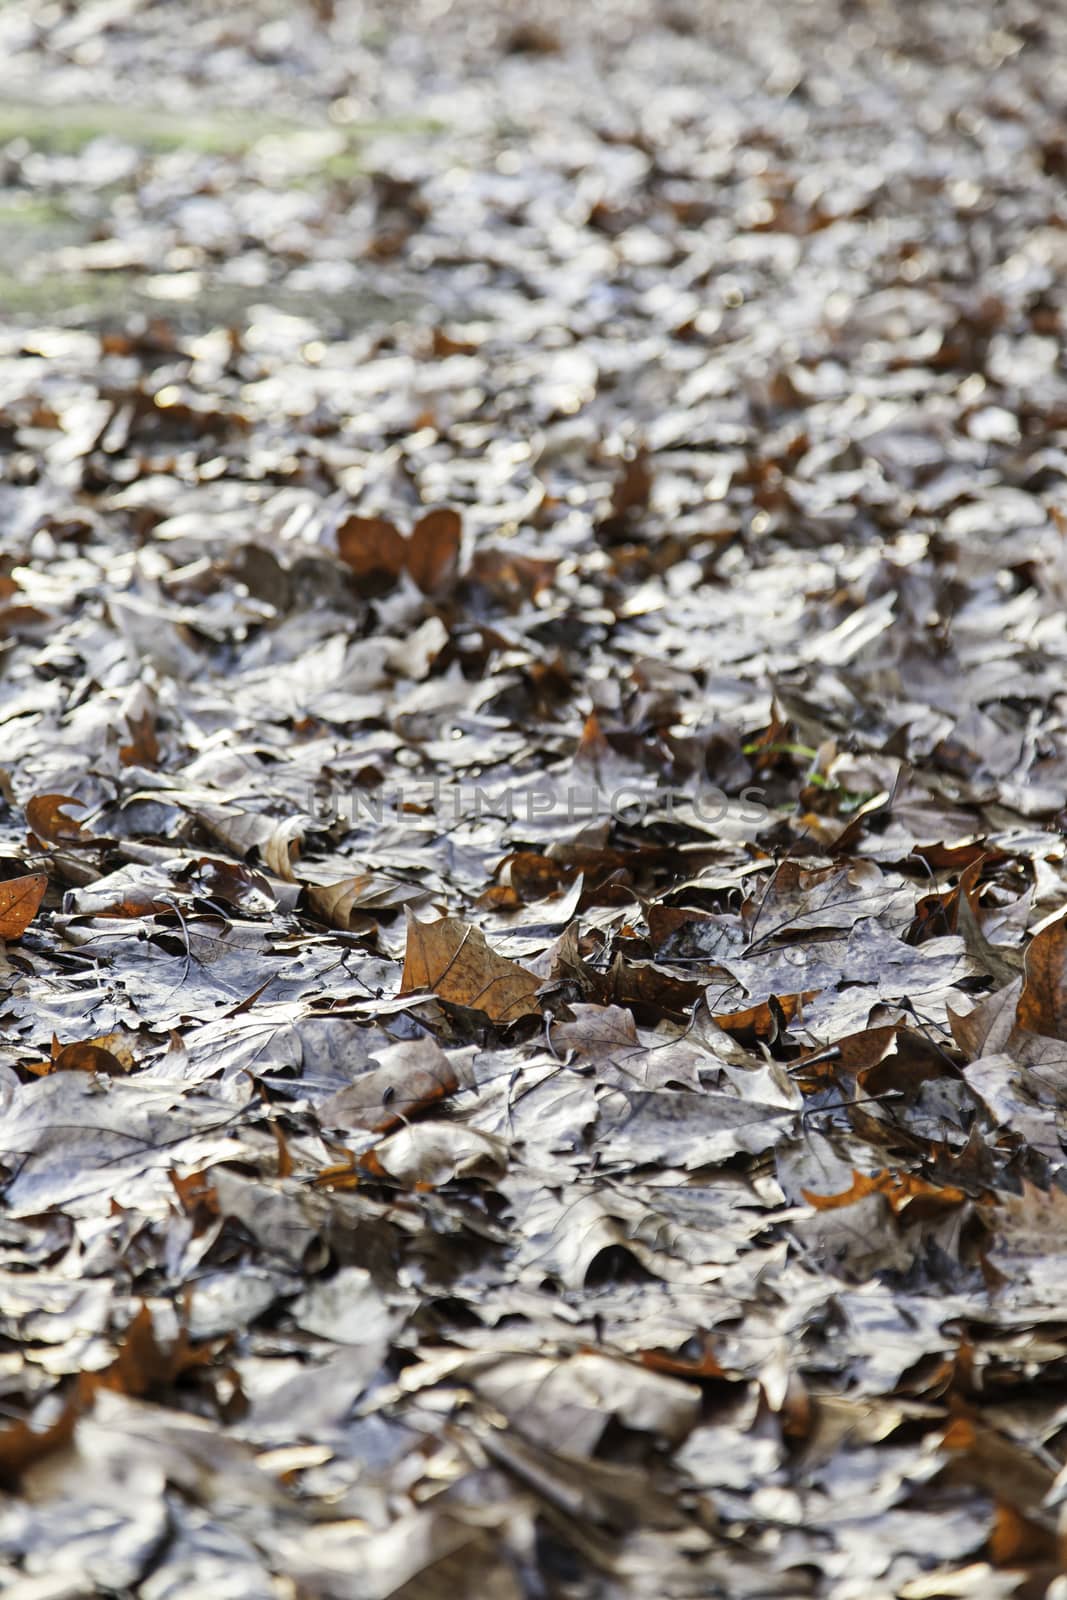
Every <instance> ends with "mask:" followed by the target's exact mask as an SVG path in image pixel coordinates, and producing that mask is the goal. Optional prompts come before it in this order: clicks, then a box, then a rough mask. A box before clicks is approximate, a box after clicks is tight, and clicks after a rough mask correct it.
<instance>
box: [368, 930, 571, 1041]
mask: <svg viewBox="0 0 1067 1600" xmlns="http://www.w3.org/2000/svg"><path fill="white" fill-rule="evenodd" d="M538 982H539V980H538V979H537V978H535V977H534V975H533V973H532V972H527V970H526V968H525V967H520V966H519V963H518V962H517V961H509V960H508V959H507V958H506V957H505V956H498V955H497V954H496V952H495V951H494V950H491V949H490V947H489V945H488V944H487V943H486V941H485V936H484V935H483V934H481V933H479V931H478V929H477V928H474V927H471V925H470V924H469V923H467V922H461V921H460V920H459V918H458V917H442V918H441V920H440V921H439V922H419V921H417V920H416V918H415V917H413V916H412V915H411V912H410V911H409V912H408V940H407V949H406V950H405V952H404V973H403V977H402V978H401V982H400V992H401V994H411V993H412V991H413V990H415V989H432V990H433V992H434V993H435V994H437V995H440V997H441V999H442V1000H451V1001H453V1002H454V1003H455V1004H456V1005H462V1006H471V1007H472V1008H474V1009H475V1010H477V1011H484V1012H485V1014H486V1016H487V1017H489V1018H491V1020H492V1021H493V1022H514V1021H515V1019H516V1017H525V1016H528V1015H529V1014H530V1013H531V1012H536V1011H537V1010H538V1009H539V1008H538V1004H537V989H538Z"/></svg>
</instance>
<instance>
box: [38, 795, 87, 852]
mask: <svg viewBox="0 0 1067 1600" xmlns="http://www.w3.org/2000/svg"><path fill="white" fill-rule="evenodd" d="M67 806H84V801H82V800H75V799H74V797H73V796H72V795H69V794H35V795H34V797H33V799H32V800H31V801H30V802H29V803H28V805H27V806H26V821H27V822H28V823H29V825H30V827H31V828H32V830H33V832H34V833H35V834H36V835H37V837H38V839H40V840H42V841H43V843H45V844H71V843H74V842H75V841H76V840H80V839H84V838H86V837H87V835H86V830H85V829H84V828H83V827H82V825H81V823H80V822H75V820H74V818H73V817H68V816H67V815H66V807H67Z"/></svg>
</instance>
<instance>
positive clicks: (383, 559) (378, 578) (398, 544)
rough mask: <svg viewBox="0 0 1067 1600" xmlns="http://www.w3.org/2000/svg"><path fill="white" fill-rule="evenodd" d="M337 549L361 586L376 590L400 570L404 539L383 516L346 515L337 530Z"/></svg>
mask: <svg viewBox="0 0 1067 1600" xmlns="http://www.w3.org/2000/svg"><path fill="white" fill-rule="evenodd" d="M337 549H338V553H339V554H340V557H341V560H342V561H343V562H345V564H346V565H347V566H349V567H351V568H352V571H353V573H354V574H355V576H356V578H357V579H358V580H359V581H360V583H361V585H365V586H366V587H367V588H369V589H374V590H379V591H380V590H381V589H383V588H388V587H389V586H390V585H391V584H393V583H395V582H396V580H397V578H399V576H400V574H401V573H402V572H403V570H404V562H405V558H406V556H407V541H406V540H405V539H404V536H403V535H402V534H401V533H398V532H397V530H396V528H395V527H394V526H393V524H392V523H391V522H389V521H388V520H387V519H386V518H385V517H346V518H345V520H344V522H342V523H341V526H340V527H339V528H338V530H337Z"/></svg>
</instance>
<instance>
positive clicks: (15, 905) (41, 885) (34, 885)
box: [0, 872, 48, 939]
mask: <svg viewBox="0 0 1067 1600" xmlns="http://www.w3.org/2000/svg"><path fill="white" fill-rule="evenodd" d="M47 888H48V874H47V873H46V872H28V873H27V874H26V876H25V877H22V878H8V879H7V880H6V882H3V883H0V939H19V938H21V937H22V935H23V934H24V933H25V932H26V929H27V928H28V927H29V925H30V923H31V922H32V921H33V919H34V917H35V916H36V915H37V908H38V907H39V906H40V904H41V901H42V900H43V899H44V892H45V890H46V889H47Z"/></svg>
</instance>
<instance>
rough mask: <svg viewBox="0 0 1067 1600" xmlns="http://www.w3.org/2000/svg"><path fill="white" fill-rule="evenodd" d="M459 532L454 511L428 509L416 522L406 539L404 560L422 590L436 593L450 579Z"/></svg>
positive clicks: (458, 520)
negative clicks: (406, 546)
mask: <svg viewBox="0 0 1067 1600" xmlns="http://www.w3.org/2000/svg"><path fill="white" fill-rule="evenodd" d="M462 532H463V525H462V523H461V522H460V518H459V513H458V511H451V510H448V509H442V510H440V511H428V512H427V513H426V515H425V516H424V517H420V518H419V520H418V522H416V524H415V526H414V528H413V529H412V531H411V539H410V540H409V542H408V550H407V564H408V571H409V572H410V573H411V576H412V578H413V579H414V580H415V582H416V583H417V584H418V586H419V588H420V589H421V590H422V592H423V594H438V593H439V592H440V591H441V590H443V589H447V588H449V587H450V585H451V584H452V582H453V581H454V579H455V576H456V570H457V568H458V566H459V551H460V543H461V540H462Z"/></svg>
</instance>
